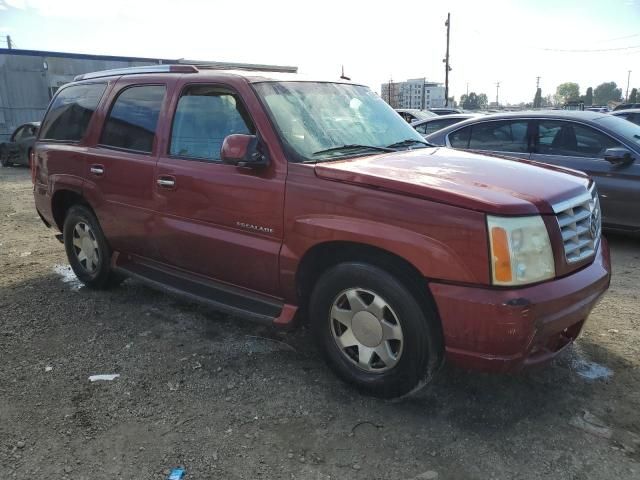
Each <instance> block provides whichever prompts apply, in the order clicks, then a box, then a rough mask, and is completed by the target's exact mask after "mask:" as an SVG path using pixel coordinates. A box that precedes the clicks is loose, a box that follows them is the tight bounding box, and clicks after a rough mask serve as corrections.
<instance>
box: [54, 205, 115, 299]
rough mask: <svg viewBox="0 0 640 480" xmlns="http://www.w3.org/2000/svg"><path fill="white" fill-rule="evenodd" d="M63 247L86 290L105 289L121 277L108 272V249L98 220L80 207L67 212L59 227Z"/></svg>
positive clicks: (89, 211) (84, 208)
mask: <svg viewBox="0 0 640 480" xmlns="http://www.w3.org/2000/svg"><path fill="white" fill-rule="evenodd" d="M63 237H64V247H65V250H66V252H67V258H68V259H69V264H70V265H71V268H72V269H73V271H74V273H75V274H76V276H77V277H78V279H79V280H80V281H81V282H82V283H84V284H85V285H86V286H87V287H89V288H95V289H105V288H109V287H113V286H116V285H118V284H120V283H121V282H122V280H123V277H122V276H120V275H119V274H117V273H115V272H113V271H112V269H111V265H110V261H111V249H110V248H109V244H108V243H107V241H106V239H105V238H104V234H103V233H102V229H101V228H100V224H99V223H98V219H97V218H96V217H95V215H94V214H93V212H92V211H91V210H89V209H88V208H87V207H85V206H83V205H75V206H73V207H71V208H70V209H69V212H68V213H67V216H66V217H65V220H64V227H63Z"/></svg>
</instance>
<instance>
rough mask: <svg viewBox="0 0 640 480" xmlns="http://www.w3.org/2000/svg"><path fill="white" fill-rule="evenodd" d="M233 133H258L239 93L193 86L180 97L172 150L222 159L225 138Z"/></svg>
mask: <svg viewBox="0 0 640 480" xmlns="http://www.w3.org/2000/svg"><path fill="white" fill-rule="evenodd" d="M233 133H244V134H254V133H255V129H254V128H253V124H252V123H251V120H250V119H249V115H248V114H247V113H246V111H245V109H244V107H243V105H242V103H241V102H240V101H239V100H238V99H237V97H236V96H235V95H234V94H232V93H230V92H229V91H225V90H221V89H220V88H219V87H213V86H207V85H204V86H202V85H198V86H193V87H189V88H188V89H187V90H185V91H184V92H183V94H182V96H181V97H180V100H179V101H178V106H177V108H176V113H175V117H174V119H173V129H172V131H171V147H170V149H169V153H170V155H174V156H180V157H188V158H198V159H204V160H211V161H220V149H221V148H222V142H223V141H224V139H225V137H227V136H228V135H231V134H233Z"/></svg>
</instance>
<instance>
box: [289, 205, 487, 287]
mask: <svg viewBox="0 0 640 480" xmlns="http://www.w3.org/2000/svg"><path fill="white" fill-rule="evenodd" d="M435 230H438V229H437V228H436V229H435ZM327 242H350V243H355V244H364V245H368V246H372V247H376V248H379V249H382V250H385V251H388V252H390V253H392V254H394V255H397V256H399V257H401V258H403V259H405V260H406V261H408V262H409V263H410V264H412V265H413V266H414V267H415V268H416V269H417V270H418V271H419V272H420V273H421V274H422V275H423V276H424V277H425V278H428V279H438V280H444V281H455V282H465V283H486V281H487V278H485V276H486V275H485V274H484V272H480V271H474V270H473V269H472V268H470V266H469V265H468V263H467V262H466V261H465V260H464V259H463V258H462V257H461V255H460V254H458V252H456V251H455V250H454V249H453V248H451V246H449V245H447V244H446V243H445V242H444V241H443V240H440V239H438V238H435V237H432V236H429V235H426V234H424V233H420V232H417V231H414V230H409V229H406V228H402V227H399V226H397V225H390V224H386V223H381V222H376V221H373V220H368V219H358V218H352V217H343V216H335V215H314V216H306V217H298V218H297V219H296V220H295V221H294V224H293V226H292V230H290V234H287V238H285V242H284V244H283V247H282V251H281V255H280V265H281V275H282V283H281V284H282V285H283V286H285V292H284V293H285V297H286V298H289V299H290V298H294V297H295V291H293V292H292V291H289V286H295V279H296V273H297V268H298V265H299V263H300V260H301V259H302V258H303V257H304V255H305V254H306V253H307V252H308V251H309V250H310V249H311V248H313V247H315V246H317V245H320V244H322V243H327ZM482 247H483V242H482V241H481V242H480V244H479V245H478V244H476V245H475V246H474V249H475V250H476V251H480V252H484V255H485V256H486V255H487V253H486V252H487V250H486V248H484V249H482ZM470 248H471V247H470ZM467 253H468V251H467ZM486 262H487V264H488V259H487V260H486ZM292 295H293V296H292Z"/></svg>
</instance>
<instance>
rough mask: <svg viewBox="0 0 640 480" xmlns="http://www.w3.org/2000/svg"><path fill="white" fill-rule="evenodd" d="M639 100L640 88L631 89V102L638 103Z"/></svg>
mask: <svg viewBox="0 0 640 480" xmlns="http://www.w3.org/2000/svg"><path fill="white" fill-rule="evenodd" d="M637 101H638V89H637V88H633V89H631V93H630V94H629V103H637Z"/></svg>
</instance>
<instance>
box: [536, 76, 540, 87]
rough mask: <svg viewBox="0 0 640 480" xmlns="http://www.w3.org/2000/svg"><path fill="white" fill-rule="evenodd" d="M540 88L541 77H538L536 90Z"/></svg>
mask: <svg viewBox="0 0 640 480" xmlns="http://www.w3.org/2000/svg"><path fill="white" fill-rule="evenodd" d="M539 88H540V77H536V90H538V89H539Z"/></svg>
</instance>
